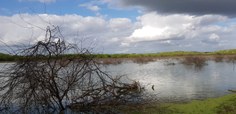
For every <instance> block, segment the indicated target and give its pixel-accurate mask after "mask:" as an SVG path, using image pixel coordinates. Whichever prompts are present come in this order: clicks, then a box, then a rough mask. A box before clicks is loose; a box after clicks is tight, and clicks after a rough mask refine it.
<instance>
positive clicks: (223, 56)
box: [0, 49, 236, 64]
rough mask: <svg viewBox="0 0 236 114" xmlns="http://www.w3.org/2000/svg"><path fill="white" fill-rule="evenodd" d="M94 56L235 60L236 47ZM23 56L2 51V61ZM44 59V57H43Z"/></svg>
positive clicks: (116, 61)
mask: <svg viewBox="0 0 236 114" xmlns="http://www.w3.org/2000/svg"><path fill="white" fill-rule="evenodd" d="M61 56H63V57H66V58H76V57H78V58H79V57H81V56H84V55H81V54H63V55H61ZM86 56H92V57H94V58H97V59H99V60H100V61H103V63H104V64H119V63H121V62H122V61H123V60H132V61H133V62H135V63H147V62H148V61H154V60H156V59H159V58H183V57H196V56H197V57H205V58H211V59H212V60H215V61H216V62H222V61H224V60H225V61H229V62H230V61H231V62H232V61H234V60H236V49H230V50H220V51H215V52H192V51H174V52H161V53H146V54H136V53H132V54H90V55H86ZM21 58H22V57H20V56H16V55H9V54H3V53H0V61H2V62H4V61H16V60H18V59H21ZM41 59H43V57H42V58H41Z"/></svg>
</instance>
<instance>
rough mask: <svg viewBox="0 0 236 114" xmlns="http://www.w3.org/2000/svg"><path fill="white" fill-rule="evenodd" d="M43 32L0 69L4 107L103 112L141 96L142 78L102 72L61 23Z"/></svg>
mask: <svg viewBox="0 0 236 114" xmlns="http://www.w3.org/2000/svg"><path fill="white" fill-rule="evenodd" d="M45 37H46V39H45V41H39V42H37V43H36V44H35V45H31V46H29V47H28V48H26V49H24V50H22V51H21V53H20V55H21V58H20V59H18V60H17V61H16V62H15V63H14V64H13V65H10V66H9V67H8V69H5V70H4V71H3V73H1V75H0V78H1V79H0V81H1V83H0V109H1V111H3V112H17V113H52V112H55V111H56V112H62V111H64V110H66V109H68V108H70V109H76V110H78V111H101V110H100V109H101V108H102V107H104V106H106V107H110V108H111V107H112V106H114V105H118V104H125V103H128V102H134V99H135V98H138V95H139V94H140V93H141V87H140V84H139V83H138V82H136V81H131V82H129V83H124V82H122V81H121V78H122V77H115V76H110V75H108V74H107V73H105V72H103V71H102V70H101V68H100V66H99V64H97V62H96V61H95V59H94V57H93V56H92V54H91V53H90V51H89V50H87V49H84V48H82V49H81V48H78V47H77V46H76V45H72V44H70V43H67V42H66V41H65V40H64V39H63V37H62V36H61V35H60V30H59V28H58V27H53V28H52V29H51V28H50V27H48V28H47V31H46V36H45ZM75 54H76V55H75ZM135 101H137V99H136V100H135ZM0 113H1V112H0Z"/></svg>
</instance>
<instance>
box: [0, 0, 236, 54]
mask: <svg viewBox="0 0 236 114" xmlns="http://www.w3.org/2000/svg"><path fill="white" fill-rule="evenodd" d="M234 3H235V4H236V1H235V0H226V1H224V2H222V0H199V1H197V2H196V1H195V0H187V1H186V0H180V1H178V2H176V1H172V0H165V1H163V0H146V1H144V0H1V2H0V25H1V28H0V41H1V42H4V43H6V44H8V45H15V44H18V43H22V42H24V43H25V42H28V43H34V42H37V41H39V40H43V39H44V35H45V31H44V29H43V28H46V27H47V26H50V25H56V26H59V27H60V28H61V30H62V33H63V35H64V36H65V38H66V40H68V41H69V42H73V43H79V42H80V41H81V39H85V40H83V41H84V42H83V44H84V46H85V47H87V48H91V49H93V51H94V52H95V53H155V52H162V51H215V50H223V49H232V48H236V45H235V43H236V37H235V36H236V32H235V31H236V18H235V16H236V8H235V7H234V5H232V4H234ZM1 45H3V44H1ZM1 47H3V46H1ZM2 50H3V49H0V51H2Z"/></svg>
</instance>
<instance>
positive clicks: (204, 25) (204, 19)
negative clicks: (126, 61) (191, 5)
mask: <svg viewBox="0 0 236 114" xmlns="http://www.w3.org/2000/svg"><path fill="white" fill-rule="evenodd" d="M227 19H228V18H227V17H226V16H220V15H204V16H190V15H183V14H174V15H167V16H165V15H160V14H157V13H155V12H152V13H148V14H145V15H143V16H140V17H138V22H139V24H140V27H139V28H137V29H136V30H134V32H133V33H132V35H130V36H129V37H128V38H127V40H128V41H129V42H139V41H153V40H154V41H155V40H179V39H185V38H194V37H198V35H202V34H208V33H211V32H215V31H217V30H218V29H221V27H220V26H216V25H215V24H217V23H218V22H222V21H225V20H227ZM217 27H218V29H217Z"/></svg>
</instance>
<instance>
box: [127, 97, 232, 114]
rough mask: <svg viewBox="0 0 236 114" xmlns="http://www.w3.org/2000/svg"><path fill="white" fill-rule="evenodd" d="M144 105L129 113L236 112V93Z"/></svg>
mask: <svg viewBox="0 0 236 114" xmlns="http://www.w3.org/2000/svg"><path fill="white" fill-rule="evenodd" d="M143 107H144V108H142V109H141V108H140V109H139V110H138V111H129V112H128V113H127V114H236V95H235V94H229V95H226V96H223V97H219V98H209V99H206V100H194V101H191V102H188V103H164V104H157V105H156V107H149V106H147V107H146V108H145V106H143Z"/></svg>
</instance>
